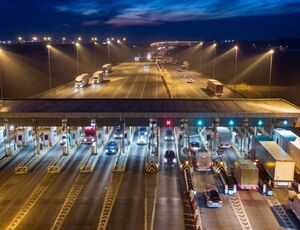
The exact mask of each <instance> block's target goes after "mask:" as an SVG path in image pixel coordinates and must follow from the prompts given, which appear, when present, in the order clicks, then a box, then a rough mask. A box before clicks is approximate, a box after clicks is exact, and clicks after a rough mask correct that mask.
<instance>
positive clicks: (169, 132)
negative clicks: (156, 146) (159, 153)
mask: <svg viewBox="0 0 300 230" xmlns="http://www.w3.org/2000/svg"><path fill="white" fill-rule="evenodd" d="M173 140H174V135H173V131H172V130H171V129H167V130H166V133H165V141H173Z"/></svg>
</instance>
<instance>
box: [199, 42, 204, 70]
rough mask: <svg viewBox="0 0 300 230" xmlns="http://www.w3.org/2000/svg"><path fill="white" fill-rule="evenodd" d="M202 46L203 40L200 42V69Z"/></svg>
mask: <svg viewBox="0 0 300 230" xmlns="http://www.w3.org/2000/svg"><path fill="white" fill-rule="evenodd" d="M202 47H203V42H200V70H201V67H202V51H203V49H202Z"/></svg>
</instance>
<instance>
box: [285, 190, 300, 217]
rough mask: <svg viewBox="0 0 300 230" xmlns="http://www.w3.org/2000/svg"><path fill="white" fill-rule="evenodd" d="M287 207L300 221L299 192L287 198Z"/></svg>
mask: <svg viewBox="0 0 300 230" xmlns="http://www.w3.org/2000/svg"><path fill="white" fill-rule="evenodd" d="M288 208H289V209H290V210H291V211H292V212H293V213H294V214H295V215H296V217H297V219H298V220H299V221H300V194H296V195H295V196H293V197H291V198H289V206H288Z"/></svg>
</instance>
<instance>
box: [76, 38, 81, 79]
mask: <svg viewBox="0 0 300 230" xmlns="http://www.w3.org/2000/svg"><path fill="white" fill-rule="evenodd" d="M75 46H76V67H77V75H78V74H79V55H78V48H79V46H80V44H79V43H78V42H76V43H75Z"/></svg>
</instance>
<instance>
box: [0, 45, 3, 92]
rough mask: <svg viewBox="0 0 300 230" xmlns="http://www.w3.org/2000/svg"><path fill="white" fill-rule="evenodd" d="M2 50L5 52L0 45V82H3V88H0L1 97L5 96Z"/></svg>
mask: <svg viewBox="0 0 300 230" xmlns="http://www.w3.org/2000/svg"><path fill="white" fill-rule="evenodd" d="M2 52H3V50H2V49H1V47H0V83H1V88H0V94H1V95H0V96H1V98H3V97H4V95H3V76H2V68H1V67H2V62H1V54H2Z"/></svg>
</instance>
